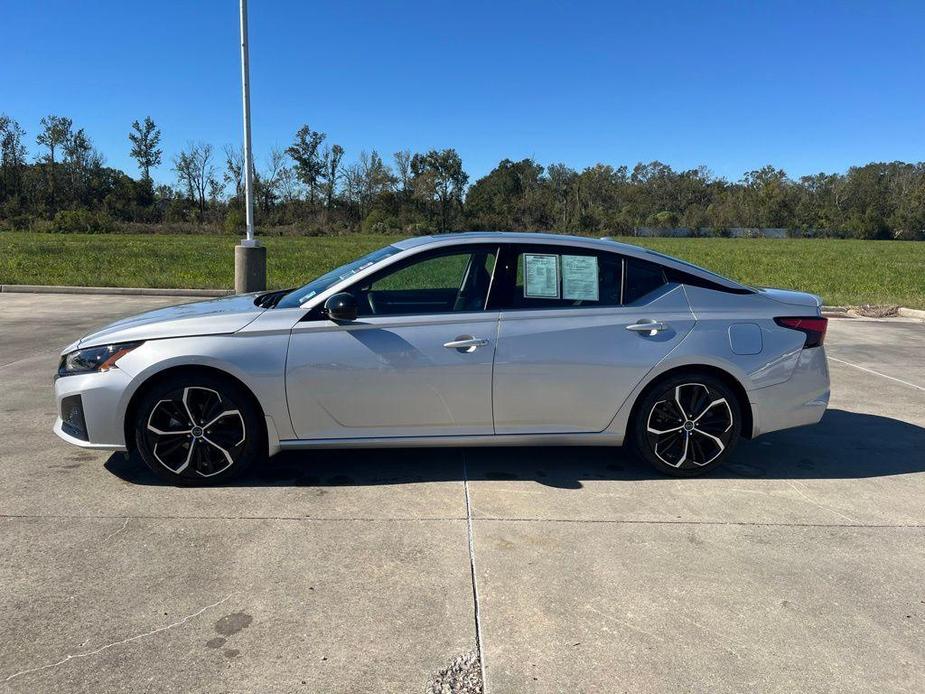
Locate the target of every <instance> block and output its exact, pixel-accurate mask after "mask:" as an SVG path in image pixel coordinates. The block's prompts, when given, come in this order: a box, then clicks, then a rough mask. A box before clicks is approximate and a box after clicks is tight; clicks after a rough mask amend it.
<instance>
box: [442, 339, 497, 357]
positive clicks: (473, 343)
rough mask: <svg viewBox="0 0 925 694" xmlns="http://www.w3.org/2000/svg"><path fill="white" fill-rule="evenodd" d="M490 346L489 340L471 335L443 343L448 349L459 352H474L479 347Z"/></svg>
mask: <svg viewBox="0 0 925 694" xmlns="http://www.w3.org/2000/svg"><path fill="white" fill-rule="evenodd" d="M487 344H488V340H486V339H485V338H482V337H471V336H469V335H460V336H459V337H457V338H456V339H455V340H450V341H449V342H445V343H443V346H444V347H446V348H447V349H455V350H456V351H457V352H463V353H466V352H474V351H475V350H477V349H478V348H479V347H484V346H485V345H487Z"/></svg>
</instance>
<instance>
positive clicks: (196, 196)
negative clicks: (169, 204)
mask: <svg viewBox="0 0 925 694" xmlns="http://www.w3.org/2000/svg"><path fill="white" fill-rule="evenodd" d="M173 170H174V171H176V173H177V177H178V178H179V179H180V183H181V184H182V185H183V186H185V188H186V191H187V194H188V195H189V197H190V199H191V200H194V201H195V202H196V203H197V204H198V206H199V220H200V221H202V220H203V219H204V218H205V214H206V196H207V195H208V193H209V191H210V189H211V187H212V182H213V181H214V180H215V167H214V166H213V165H212V145H210V144H206V143H195V142H190V143H189V144H188V145H187V146H186V149H185V150H181V151H180V153H179V154H177V155H176V156H175V157H174V158H173Z"/></svg>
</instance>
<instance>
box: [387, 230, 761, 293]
mask: <svg viewBox="0 0 925 694" xmlns="http://www.w3.org/2000/svg"><path fill="white" fill-rule="evenodd" d="M479 242H489V243H490V242H494V243H545V244H550V245H558V246H578V247H581V248H596V249H599V250H603V251H610V252H611V253H620V254H622V255H625V256H629V257H633V258H640V259H642V260H647V261H649V262H655V263H659V264H661V265H665V266H668V267H671V268H674V269H676V270H680V271H681V272H686V273H688V274H691V275H695V276H698V277H701V278H703V279H706V280H709V281H711V282H716V283H718V284H722V285H724V286H726V287H729V288H732V289H750V287H746V286H745V285H743V284H739V283H738V282H735V281H733V280H731V279H729V278H728V277H723V276H722V275H718V274H716V273H715V272H712V271H710V270H707V269H705V268H702V267H699V266H697V265H692V264H691V263H688V262H686V261H684V260H679V259H678V258H673V257H671V256H668V255H664V254H663V253H659V252H657V251H653V250H651V249H648V248H643V247H642V246H634V245H633V244H630V243H621V242H619V241H614V240H613V239H611V238H608V237H604V238H600V239H594V238H590V237H588V236H573V235H569V234H547V233H541V232H521V231H460V232H451V233H446V234H435V235H433V236H414V237H411V238H408V239H404V240H403V241H398V242H396V243H393V244H392V245H393V246H395V247H396V248H400V249H402V250H410V249H412V248H421V247H424V246H435V247H439V246H450V245H457V244H461V243H479Z"/></svg>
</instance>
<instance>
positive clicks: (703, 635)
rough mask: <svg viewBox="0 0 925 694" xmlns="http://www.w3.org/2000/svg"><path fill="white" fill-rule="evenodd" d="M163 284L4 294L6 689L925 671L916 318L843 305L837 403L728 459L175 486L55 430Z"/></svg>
mask: <svg viewBox="0 0 925 694" xmlns="http://www.w3.org/2000/svg"><path fill="white" fill-rule="evenodd" d="M170 303H176V300H175V299H161V298H151V297H147V298H135V297H89V296H61V295H59V296H56V295H16V294H2V295H0V347H2V349H0V385H2V387H0V415H2V417H3V420H2V421H3V429H2V434H0V466H2V473H3V474H2V476H0V528H2V530H0V553H2V556H3V559H4V560H3V562H0V624H2V639H0V691H11V692H51V691H68V692H107V691H126V690H132V691H136V692H148V691H151V692H154V691H157V692H162V691H174V692H187V691H200V692H250V691H261V692H289V691H306V692H421V691H424V690H425V687H426V686H427V683H428V681H429V679H430V678H431V676H432V675H433V674H434V673H436V672H437V671H439V670H440V669H442V668H444V667H446V666H447V665H448V664H449V663H450V662H451V661H452V660H453V659H454V658H455V657H457V656H459V655H462V654H464V653H467V652H470V651H478V652H480V654H481V656H482V659H483V664H484V668H485V672H486V678H487V682H486V688H487V691H488V692H491V693H492V694H495V693H502V692H504V693H507V692H512V693H513V692H561V691H575V692H621V691H627V692H666V691H691V692H741V691H764V692H792V691H804V692H806V691H819V692H822V691H839V692H845V691H856V692H861V691H877V692H919V691H923V690H925V582H923V578H922V577H923V576H925V325H923V324H922V323H921V322H915V321H904V320H889V321H868V320H850V319H839V320H832V321H830V324H829V334H828V337H827V340H826V345H827V350H828V353H829V356H830V370H831V375H832V384H833V388H832V401H831V404H830V409H829V411H828V412H827V414H826V416H825V418H824V419H823V421H822V422H821V423H820V424H819V425H816V426H813V427H807V428H803V429H797V430H792V431H786V432H779V433H775V434H769V435H767V436H764V437H760V438H758V439H756V440H754V441H747V442H743V443H742V444H741V445H740V446H739V448H738V450H737V452H736V454H735V458H734V460H733V462H732V463H731V464H730V465H728V466H727V467H726V468H725V469H722V470H719V471H717V472H716V473H715V474H713V475H712V476H710V477H707V478H702V479H693V480H676V479H668V478H664V477H660V476H658V475H656V474H655V473H654V472H652V471H650V469H649V468H648V467H647V466H645V465H644V464H642V463H638V462H636V461H635V460H633V459H632V458H630V457H629V456H627V455H626V454H624V453H622V452H621V451H619V450H609V449H599V448H574V449H565V448H546V449H538V448H524V449H513V448H502V449H462V448H458V449H434V450H424V449H418V450H389V451H349V452H336V451H326V452H320V451H319V452H306V453H300V454H285V455H283V456H278V457H277V458H275V459H273V460H272V461H270V462H269V463H268V464H267V465H266V466H265V468H263V469H260V470H257V471H255V472H254V473H252V474H250V475H249V476H247V477H246V478H244V479H241V480H239V481H236V482H234V483H232V484H229V485H228V486H224V487H220V488H214V489H178V488H173V487H168V486H164V485H162V484H160V483H159V482H158V481H157V479H155V478H154V477H153V476H152V475H151V474H149V473H148V472H147V470H146V469H145V468H143V466H142V465H141V464H140V463H139V462H136V461H135V460H134V459H127V458H126V457H124V456H123V455H122V454H115V455H113V454H110V453H103V452H99V453H98V452H90V451H83V450H79V449H76V448H72V447H70V446H67V445H66V444H64V443H63V442H61V441H59V440H58V439H57V438H56V437H55V436H54V435H53V434H52V432H51V426H52V422H53V419H54V403H53V399H52V392H51V377H52V374H53V371H54V369H55V366H56V363H57V355H58V351H59V350H60V349H61V347H63V346H64V345H66V344H68V343H69V342H71V341H72V340H74V339H76V338H77V337H79V336H80V335H82V334H85V333H87V332H89V331H90V329H92V328H94V327H97V326H99V325H101V324H103V323H106V322H108V321H110V320H113V319H115V318H117V317H119V316H122V315H128V314H132V313H137V312H140V311H142V310H145V309H148V308H153V307H156V306H162V305H166V304H170ZM473 578H474V579H475V580H474V581H473ZM477 627H478V628H477ZM477 635H478V636H477Z"/></svg>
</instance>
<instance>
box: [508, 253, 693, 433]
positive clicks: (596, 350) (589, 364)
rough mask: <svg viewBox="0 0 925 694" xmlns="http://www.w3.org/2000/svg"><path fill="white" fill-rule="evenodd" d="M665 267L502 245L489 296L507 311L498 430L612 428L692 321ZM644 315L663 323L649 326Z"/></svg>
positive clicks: (607, 256)
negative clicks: (623, 407) (663, 272)
mask: <svg viewBox="0 0 925 694" xmlns="http://www.w3.org/2000/svg"><path fill="white" fill-rule="evenodd" d="M628 262H632V263H633V266H632V267H628V265H627V263H628ZM647 266H648V267H647ZM646 272H652V273H653V274H652V276H646V274H645V273H646ZM660 273H661V270H660V269H658V266H655V265H651V264H648V263H642V264H640V263H639V262H637V261H633V260H631V259H624V258H623V257H621V256H619V255H617V254H614V253H610V252H602V251H597V250H589V249H582V248H577V247H576V248H573V249H572V248H569V247H563V246H552V245H550V246H545V247H544V246H538V247H524V246H511V247H507V248H505V250H504V251H502V256H501V259H500V260H499V272H498V275H497V276H496V283H497V285H498V290H499V291H498V292H496V294H495V295H493V299H492V305H493V307H495V306H497V307H498V308H500V309H501V311H502V312H501V323H500V326H501V327H500V331H499V334H498V346H497V350H496V353H495V369H494V384H493V392H494V403H493V405H494V418H495V433H497V434H527V433H580V432H588V433H590V432H599V431H603V430H604V429H606V428H607V426H608V425H609V424H610V422H611V420H612V419H613V417H614V415H615V414H616V412H617V410H618V409H619V408H620V406H621V405H622V404H623V402H624V401H625V400H626V398H627V397H628V396H629V394H630V392H631V391H632V390H633V388H635V387H636V385H637V384H638V383H639V382H640V381H641V380H642V379H643V378H644V377H645V375H646V374H647V373H648V372H649V370H650V369H651V368H652V367H653V366H655V364H657V363H658V362H659V361H660V360H661V359H662V358H664V357H665V355H667V354H668V353H669V352H670V351H671V350H672V349H673V348H674V347H675V346H676V345H677V344H678V343H679V342H680V341H681V340H682V339H683V338H684V336H685V335H687V333H688V332H689V331H690V329H691V328H692V327H693V324H694V319H693V316H692V314H691V311H690V307H689V305H688V303H687V300H686V299H685V297H684V293H683V291H682V289H681V288H680V287H678V286H672V285H668V284H666V283H665V282H664V278H663V277H662V276H661V274H660ZM646 321H653V325H654V323H655V322H657V323H660V324H661V325H658V326H656V327H658V328H659V329H658V330H654V329H653V330H648V329H642V328H644V327H645V326H646V325H647V324H646ZM640 326H642V328H641V327H640Z"/></svg>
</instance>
